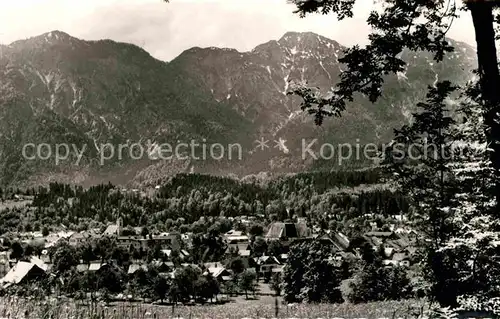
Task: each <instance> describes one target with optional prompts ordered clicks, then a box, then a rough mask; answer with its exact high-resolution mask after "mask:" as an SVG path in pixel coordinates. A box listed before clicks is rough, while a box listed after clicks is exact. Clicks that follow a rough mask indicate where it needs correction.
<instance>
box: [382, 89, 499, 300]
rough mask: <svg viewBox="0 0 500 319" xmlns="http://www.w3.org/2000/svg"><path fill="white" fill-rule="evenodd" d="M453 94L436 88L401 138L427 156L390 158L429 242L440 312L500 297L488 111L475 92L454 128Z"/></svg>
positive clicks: (428, 264) (428, 269) (427, 264)
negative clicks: (474, 299) (473, 299)
mask: <svg viewBox="0 0 500 319" xmlns="http://www.w3.org/2000/svg"><path fill="white" fill-rule="evenodd" d="M452 90H453V87H452V86H451V85H450V83H448V82H443V83H438V84H437V86H436V87H435V88H431V89H430V91H429V94H428V100H427V102H426V103H420V104H419V106H420V108H421V109H422V111H421V112H420V113H416V114H415V115H414V118H415V120H414V123H412V124H411V125H407V126H404V127H403V128H402V129H401V130H397V131H396V141H397V142H399V143H401V144H404V145H405V146H410V145H412V146H415V145H420V147H417V150H418V151H419V152H420V153H422V154H424V156H420V157H418V158H415V157H414V156H413V157H412V156H410V155H411V154H407V153H404V154H403V155H404V156H401V158H403V160H394V155H395V153H394V149H390V152H391V154H390V156H389V159H390V162H391V165H390V166H389V167H391V168H392V169H393V172H394V173H396V181H397V182H398V183H399V185H400V187H401V189H402V191H403V192H405V193H407V194H408V195H409V198H411V200H412V201H411V203H412V206H413V208H414V209H413V213H412V220H413V221H414V222H415V224H416V225H417V226H418V227H419V228H420V230H421V232H422V233H423V234H424V235H425V239H426V240H427V241H424V243H425V245H424V249H425V258H424V260H423V262H424V267H423V269H424V275H425V276H426V278H427V279H428V281H429V282H430V283H431V297H434V298H435V299H436V300H437V301H438V302H439V303H440V304H441V305H443V306H457V305H458V302H459V299H460V298H461V297H463V296H464V295H471V294H474V295H476V296H481V297H482V298H483V301H487V300H489V299H490V298H491V297H492V296H495V295H496V294H497V293H498V292H499V291H498V289H497V288H495V287H498V284H499V282H498V279H497V278H498V274H499V273H500V267H499V266H498V263H497V262H496V260H498V257H499V256H498V250H497V248H496V246H497V244H496V243H497V242H498V239H499V238H498V229H499V225H498V222H497V219H496V218H495V216H496V211H495V209H496V208H495V207H496V206H495V196H496V194H495V191H496V185H495V181H496V178H497V176H496V174H495V172H494V170H495V168H494V167H493V165H492V163H491V157H489V156H488V147H487V139H488V138H487V136H486V134H484V128H483V125H485V124H484V123H485V120H484V116H483V112H486V111H485V110H484V109H482V108H481V107H480V104H479V103H474V98H477V94H474V92H477V91H475V90H474V89H473V86H472V87H471V88H470V89H468V90H467V91H466V94H467V95H468V96H470V97H469V98H468V99H464V100H463V101H462V102H461V104H462V105H460V108H459V110H458V115H460V116H459V117H461V118H462V122H463V123H459V122H457V121H455V120H454V119H452V118H451V117H450V115H449V113H450V112H449V111H450V110H448V109H447V106H446V103H445V99H446V97H447V96H448V94H449V93H451V92H452ZM447 114H448V115H447ZM430 147H434V148H435V150H434V152H432V153H429V152H428V151H429V148H430ZM408 149H409V148H407V147H405V148H404V150H405V151H406V152H407V151H408ZM436 150H437V152H436Z"/></svg>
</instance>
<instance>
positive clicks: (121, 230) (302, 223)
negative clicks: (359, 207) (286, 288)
mask: <svg viewBox="0 0 500 319" xmlns="http://www.w3.org/2000/svg"><path fill="white" fill-rule="evenodd" d="M402 219H404V218H403V217H401V216H396V218H394V221H395V223H394V224H391V225H389V228H391V229H389V230H388V229H384V231H382V230H380V229H377V227H376V223H372V230H371V231H369V232H365V233H364V235H363V239H364V240H365V242H366V243H369V245H370V246H371V247H372V248H373V250H374V251H380V252H382V256H383V264H384V266H385V267H395V266H397V267H404V268H410V267H411V266H412V265H413V263H414V262H415V258H414V257H415V253H416V251H417V247H418V240H419V238H418V236H417V233H416V232H415V231H413V230H411V229H410V228H409V227H407V226H404V221H403V220H402ZM231 222H232V223H233V224H238V225H244V226H246V228H247V231H245V230H241V229H242V228H245V227H238V230H236V229H231V230H230V231H227V232H225V233H223V234H220V236H219V237H220V240H221V242H222V246H221V247H223V249H224V252H223V254H222V258H220V259H218V260H206V257H205V255H204V256H203V258H201V260H200V259H199V258H197V257H195V256H194V255H195V254H193V251H194V250H195V249H196V248H197V247H196V245H197V243H193V238H194V234H193V233H191V232H184V233H181V232H179V231H175V232H163V233H159V232H157V233H149V232H148V231H145V228H144V227H124V225H123V222H122V219H121V218H118V219H117V221H116V222H115V223H113V224H110V225H108V226H107V227H106V228H105V229H104V231H103V232H102V229H97V228H95V229H89V230H86V231H80V232H78V231H71V230H61V231H58V232H50V233H46V232H45V233H44V232H42V231H33V232H19V233H15V235H14V236H12V234H11V235H10V236H9V237H8V236H2V237H1V238H0V243H2V247H3V249H2V251H0V287H1V288H0V289H2V290H8V289H9V288H11V287H14V286H22V285H24V284H25V283H28V282H33V281H37V280H39V279H40V278H47V277H57V276H59V275H60V274H61V269H60V266H59V269H57V270H56V269H54V262H58V261H55V260H54V258H61V257H60V256H57V253H56V252H55V250H57V249H60V247H72V248H73V249H74V250H73V251H77V250H81V249H82V247H84V246H85V245H90V244H91V243H96V242H99V241H100V240H106V241H110V242H112V243H113V245H114V247H116V248H118V249H119V250H121V251H125V252H127V251H128V252H130V254H129V256H128V257H127V258H128V260H125V262H124V261H123V260H117V259H116V258H113V257H104V258H99V259H97V260H83V259H80V260H78V262H77V264H70V265H68V268H69V267H71V268H72V269H73V271H75V272H76V273H78V274H80V275H82V276H84V275H85V274H90V275H93V276H99V274H100V273H103V272H106V271H110V270H111V269H114V270H116V271H118V272H121V273H122V274H123V275H124V277H123V279H121V281H124V282H125V283H124V286H125V287H127V286H128V285H130V283H131V282H133V279H134V277H136V276H138V273H141V272H147V271H148V270H149V269H150V268H154V269H155V270H156V271H157V272H158V274H159V275H160V276H161V277H163V278H165V280H174V279H175V278H176V275H177V274H178V273H179V272H180V271H181V270H182V269H186V268H191V269H195V270H196V271H197V272H198V273H199V274H201V275H202V276H210V277H211V278H213V279H215V280H216V282H217V286H218V288H216V291H215V293H214V295H218V294H221V295H226V296H232V295H237V294H238V293H239V294H243V291H242V289H239V288H238V284H237V283H236V279H235V278H236V277H237V275H238V274H241V273H243V272H245V273H250V274H253V278H252V279H250V281H251V282H250V283H249V284H247V287H246V288H248V290H249V291H251V292H252V293H253V295H259V294H269V295H274V294H277V295H279V291H280V289H281V288H278V287H277V284H274V283H273V281H274V280H277V279H275V278H281V275H282V272H283V271H284V268H285V267H286V264H287V259H288V252H289V249H290V247H291V246H293V245H296V244H297V243H301V242H308V241H317V242H320V243H321V244H322V245H324V246H326V247H329V250H330V251H331V252H332V253H331V257H330V259H332V261H333V262H335V263H338V264H339V265H340V264H342V263H343V262H345V261H347V260H351V261H353V260H359V259H360V258H361V254H362V252H361V247H359V246H358V247H356V246H354V247H353V243H352V242H351V240H350V239H349V238H347V237H346V236H345V235H344V234H342V233H341V232H338V231H337V232H334V231H330V230H322V229H320V228H318V227H309V226H308V225H307V221H306V220H305V219H301V218H298V219H296V220H295V221H288V222H274V223H271V224H269V225H268V226H266V227H264V229H263V230H265V233H263V234H262V236H255V235H250V232H251V231H249V230H250V228H251V226H252V225H254V224H255V223H256V222H258V220H256V218H255V217H246V216H240V217H235V218H234V220H232V221H231ZM14 243H16V244H14ZM256 243H260V244H256ZM262 245H265V246H266V247H267V248H268V249H262V248H261V246H262ZM16 247H24V248H21V249H23V252H22V253H20V252H19V251H16V250H19V248H16ZM27 247H34V248H27ZM270 247H274V249H273V248H270ZM276 247H278V248H276ZM152 251H155V252H154V253H151V252H152ZM117 258H119V259H121V258H122V257H117ZM87 259H88V258H87ZM59 263H60V261H59ZM61 282H63V280H62V279H61ZM246 288H245V287H244V290H246ZM99 289H100V287H95V286H92V287H91V288H90V289H89V291H90V292H91V291H92V290H95V291H99ZM111 290H113V289H111ZM121 291H130V290H127V289H119V290H116V292H119V293H115V294H114V295H113V297H112V298H114V299H116V298H118V299H120V298H122V299H123V298H128V299H136V298H137V297H138V296H133V295H132V294H131V293H129V294H127V295H125V294H124V293H122V292H121ZM245 294H246V291H245Z"/></svg>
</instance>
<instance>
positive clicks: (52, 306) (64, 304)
mask: <svg viewBox="0 0 500 319" xmlns="http://www.w3.org/2000/svg"><path fill="white" fill-rule="evenodd" d="M426 309H428V304H427V303H426V302H425V301H416V300H414V301H387V302H374V303H366V304H357V305H354V304H349V303H344V304H317V305H307V304H297V305H288V306H287V305H283V304H281V303H279V304H278V315H276V307H275V300H274V298H273V297H262V298H259V299H258V300H245V301H243V300H234V301H233V302H230V303H227V304H223V305H197V306H176V307H172V306H171V305H170V306H160V305H151V304H144V303H130V302H115V303H110V304H108V305H105V304H103V303H93V304H89V303H87V302H82V301H78V302H76V301H71V300H64V299H55V298H54V299H50V300H46V301H35V300H32V299H23V298H13V297H12V298H4V299H1V300H0V318H9V319H10V318H16V319H17V318H52V319H70V318H71V319H80V318H81V319H84V318H91V319H94V318H103V319H104V318H106V319H107V318H113V319H118V318H119V319H125V318H130V319H132V318H134V319H139V318H140V319H150V318H189V319H196V318H197V319H205V318H211V319H218V318H223V319H242V318H310V319H312V318H339V319H340V318H366V319H372V318H373V319H375V318H391V319H396V318H408V319H410V318H418V316H419V315H420V314H421V313H422V311H425V310H426Z"/></svg>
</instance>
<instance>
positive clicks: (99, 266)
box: [88, 262, 109, 271]
mask: <svg viewBox="0 0 500 319" xmlns="http://www.w3.org/2000/svg"><path fill="white" fill-rule="evenodd" d="M106 268H109V265H108V264H106V263H101V262H91V263H90V264H89V269H88V271H101V270H103V269H106Z"/></svg>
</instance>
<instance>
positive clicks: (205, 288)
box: [195, 273, 220, 301]
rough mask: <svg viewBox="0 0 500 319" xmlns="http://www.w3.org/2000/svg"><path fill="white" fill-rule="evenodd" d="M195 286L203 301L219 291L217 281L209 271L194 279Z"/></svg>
mask: <svg viewBox="0 0 500 319" xmlns="http://www.w3.org/2000/svg"><path fill="white" fill-rule="evenodd" d="M195 286H196V291H197V295H198V297H199V298H201V299H203V300H204V301H205V300H207V299H212V298H213V297H214V296H217V295H218V294H219V292H220V288H219V283H218V282H217V280H215V278H214V277H213V276H212V275H211V274H210V273H208V274H207V275H204V276H200V277H199V278H198V280H197V281H196V284H195Z"/></svg>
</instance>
